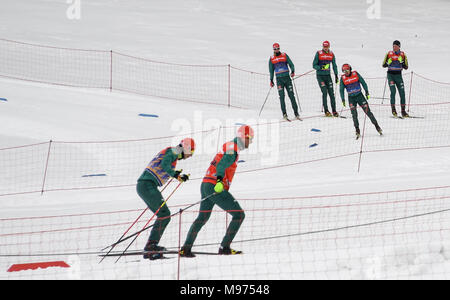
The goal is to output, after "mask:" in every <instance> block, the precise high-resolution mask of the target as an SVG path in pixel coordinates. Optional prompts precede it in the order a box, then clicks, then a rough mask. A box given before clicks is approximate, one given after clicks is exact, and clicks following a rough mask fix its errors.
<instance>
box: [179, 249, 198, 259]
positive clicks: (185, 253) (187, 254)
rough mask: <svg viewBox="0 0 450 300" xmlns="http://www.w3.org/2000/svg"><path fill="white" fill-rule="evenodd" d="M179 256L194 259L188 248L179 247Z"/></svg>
mask: <svg viewBox="0 0 450 300" xmlns="http://www.w3.org/2000/svg"><path fill="white" fill-rule="evenodd" d="M180 256H181V257H195V254H194V253H192V251H191V248H190V247H181V250H180Z"/></svg>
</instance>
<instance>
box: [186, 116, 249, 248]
mask: <svg viewBox="0 0 450 300" xmlns="http://www.w3.org/2000/svg"><path fill="white" fill-rule="evenodd" d="M252 140H253V129H252V128H251V127H250V126H248V125H242V126H241V127H240V128H239V129H238V131H237V137H236V138H234V139H233V140H232V141H229V142H227V143H225V144H224V145H223V146H222V151H221V152H220V153H218V154H217V155H216V156H215V157H214V160H213V161H212V162H211V164H210V166H209V168H208V170H207V171H206V175H205V177H204V178H203V182H202V185H201V195H202V199H205V198H206V197H208V198H207V199H206V200H203V201H202V202H201V204H200V212H199V214H198V216H197V218H196V220H195V221H194V223H193V224H192V225H191V228H190V229H189V232H188V235H187V237H186V241H185V242H184V245H183V247H182V248H181V250H180V255H181V256H183V257H195V254H194V253H192V251H191V248H192V245H193V244H194V241H195V239H196V237H197V234H198V233H199V231H200V229H201V228H202V227H203V225H205V223H206V222H207V221H208V219H209V217H210V215H211V211H212V209H213V207H214V205H216V204H217V205H218V206H219V207H220V208H222V209H223V210H225V211H227V212H228V213H229V214H230V215H231V216H232V220H231V222H230V224H229V226H228V229H227V231H226V233H225V236H224V237H223V240H222V243H221V245H220V248H219V252H218V253H219V254H223V255H232V254H240V253H242V252H241V251H236V250H233V249H231V248H230V244H231V242H232V241H233V238H234V237H235V235H236V233H237V232H238V230H239V227H240V226H241V224H242V222H243V221H244V218H245V214H244V211H243V210H242V208H241V206H240V205H239V203H238V202H237V201H236V200H235V199H234V197H233V195H231V193H230V192H229V191H228V190H229V188H230V185H231V182H232V180H233V176H234V173H235V171H236V168H237V161H238V158H239V152H240V151H241V150H243V149H247V148H248V147H249V146H250V144H251V143H252ZM211 195H213V196H211Z"/></svg>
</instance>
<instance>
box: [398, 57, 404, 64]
mask: <svg viewBox="0 0 450 300" xmlns="http://www.w3.org/2000/svg"><path fill="white" fill-rule="evenodd" d="M398 62H399V63H401V64H402V63H403V57H402V56H401V55H400V56H399V57H398Z"/></svg>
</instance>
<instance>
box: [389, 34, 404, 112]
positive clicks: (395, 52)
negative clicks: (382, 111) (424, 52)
mask: <svg viewBox="0 0 450 300" xmlns="http://www.w3.org/2000/svg"><path fill="white" fill-rule="evenodd" d="M383 68H388V71H387V79H388V82H389V89H390V90H391V108H392V115H394V117H397V111H396V109H395V92H396V90H395V88H396V87H397V89H398V93H399V94H400V106H401V109H402V116H403V117H409V115H408V113H407V112H406V110H405V108H406V100H405V86H404V84H403V77H402V70H403V69H405V70H407V69H408V58H406V54H405V52H403V51H400V42H399V41H397V40H395V41H394V42H393V44H392V51H389V52H388V53H387V54H386V56H385V57H384V61H383Z"/></svg>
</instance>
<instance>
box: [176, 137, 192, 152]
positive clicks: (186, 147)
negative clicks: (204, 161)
mask: <svg viewBox="0 0 450 300" xmlns="http://www.w3.org/2000/svg"><path fill="white" fill-rule="evenodd" d="M180 145H181V147H183V152H184V153H186V154H189V153H190V154H193V153H194V150H195V142H194V139H191V138H185V139H182V140H181V142H180Z"/></svg>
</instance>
